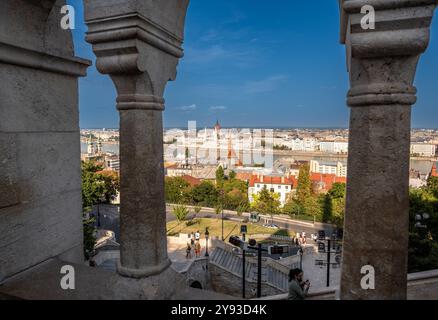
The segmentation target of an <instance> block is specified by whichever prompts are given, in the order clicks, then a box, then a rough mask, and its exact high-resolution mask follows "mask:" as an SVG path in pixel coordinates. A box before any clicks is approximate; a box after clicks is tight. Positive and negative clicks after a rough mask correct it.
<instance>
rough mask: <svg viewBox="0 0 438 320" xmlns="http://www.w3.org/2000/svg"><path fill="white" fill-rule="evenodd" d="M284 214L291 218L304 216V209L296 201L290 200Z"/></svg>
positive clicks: (284, 208) (285, 206)
mask: <svg viewBox="0 0 438 320" xmlns="http://www.w3.org/2000/svg"><path fill="white" fill-rule="evenodd" d="M283 212H284V213H285V214H287V215H289V216H291V217H294V218H295V217H296V216H299V215H300V214H304V208H303V205H302V204H301V203H299V202H298V201H297V200H296V199H290V200H289V201H288V202H287V203H286V204H285V205H284V207H283Z"/></svg>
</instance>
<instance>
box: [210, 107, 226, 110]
mask: <svg viewBox="0 0 438 320" xmlns="http://www.w3.org/2000/svg"><path fill="white" fill-rule="evenodd" d="M225 110H227V107H225V106H211V107H210V111H225Z"/></svg>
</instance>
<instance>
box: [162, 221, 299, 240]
mask: <svg viewBox="0 0 438 320" xmlns="http://www.w3.org/2000/svg"><path fill="white" fill-rule="evenodd" d="M241 224H242V223H240V222H236V221H229V220H224V237H225V238H226V240H228V238H229V237H230V236H233V235H240V225H241ZM245 224H246V225H247V226H248V233H247V235H248V236H251V235H253V234H277V235H281V236H293V233H292V232H289V231H288V230H282V229H271V228H266V227H262V226H260V225H257V224H251V223H245ZM206 227H208V232H210V236H216V237H219V238H220V237H221V236H222V221H221V219H214V218H213V219H203V218H197V219H194V220H193V221H184V222H178V221H171V222H169V223H167V235H169V236H173V235H177V234H178V233H187V234H188V233H191V232H196V231H198V230H199V232H200V233H201V234H202V236H204V233H205V228H206Z"/></svg>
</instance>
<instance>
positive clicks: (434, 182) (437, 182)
mask: <svg viewBox="0 0 438 320" xmlns="http://www.w3.org/2000/svg"><path fill="white" fill-rule="evenodd" d="M427 190H428V191H429V192H431V193H432V194H433V195H434V196H435V197H438V177H434V176H430V177H429V178H428V179H427Z"/></svg>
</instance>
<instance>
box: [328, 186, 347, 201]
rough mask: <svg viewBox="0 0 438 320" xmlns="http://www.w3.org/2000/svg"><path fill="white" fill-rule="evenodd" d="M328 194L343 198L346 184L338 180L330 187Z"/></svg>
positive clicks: (334, 197)
mask: <svg viewBox="0 0 438 320" xmlns="http://www.w3.org/2000/svg"><path fill="white" fill-rule="evenodd" d="M328 194H329V195H330V196H331V197H332V198H333V199H339V198H345V194H346V184H345V183H340V182H336V183H333V185H332V188H331V189H330V191H329V192H328Z"/></svg>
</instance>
